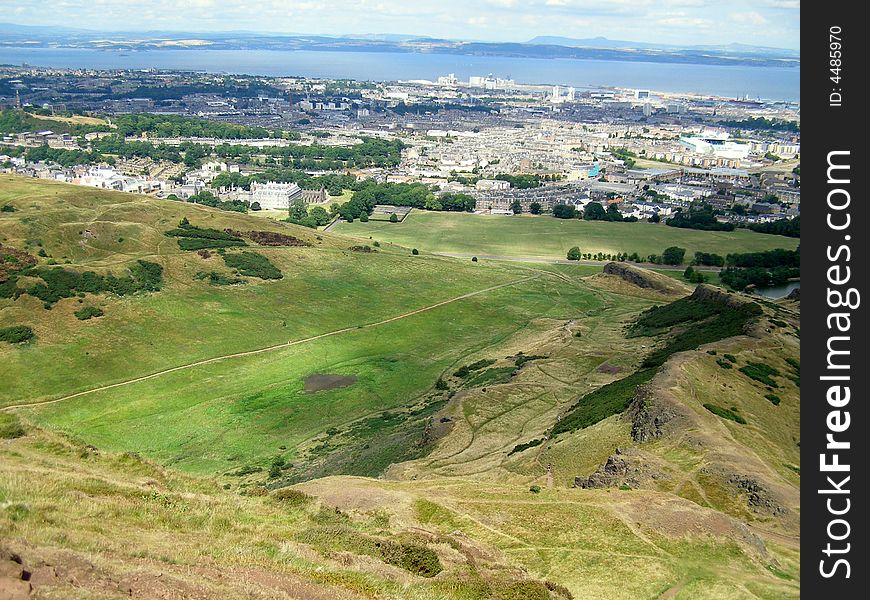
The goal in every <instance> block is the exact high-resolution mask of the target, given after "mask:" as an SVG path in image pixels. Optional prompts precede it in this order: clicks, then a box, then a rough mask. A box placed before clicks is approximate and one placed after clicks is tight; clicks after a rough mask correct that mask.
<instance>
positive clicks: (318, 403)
mask: <svg viewBox="0 0 870 600" xmlns="http://www.w3.org/2000/svg"><path fill="white" fill-rule="evenodd" d="M4 204H10V205H11V206H13V207H14V209H15V210H14V211H13V212H3V213H0V243H2V245H3V251H2V254H0V259H2V261H0V276H2V277H3V278H5V281H3V280H0V289H2V290H5V291H4V294H5V295H6V296H8V297H0V330H3V329H4V328H7V327H13V328H16V329H15V330H14V331H13V332H12V333H10V334H9V335H8V336H7V338H8V339H9V340H11V341H0V364H3V365H4V375H3V376H4V385H3V386H2V387H0V540H2V542H0V560H7V559H8V557H9V556H10V555H11V554H16V555H18V556H19V557H20V558H21V559H22V560H23V561H24V562H25V563H26V564H27V565H28V568H31V567H39V566H40V565H48V566H51V567H52V568H53V569H54V571H52V572H54V573H59V574H64V573H66V574H69V573H72V574H74V575H75V576H76V581H77V582H78V583H74V584H72V585H71V586H70V585H68V586H67V588H64V589H63V591H62V593H61V592H59V593H61V595H62V596H63V597H73V598H77V597H82V598H84V597H93V596H94V595H99V594H102V595H103V596H105V597H116V596H121V595H124V594H127V595H128V596H129V590H131V589H132V590H134V594H133V595H134V596H135V595H136V594H139V595H140V596H142V597H155V596H158V597H159V596H162V595H163V596H171V595H173V594H175V595H179V594H181V595H185V594H186V595H189V596H198V597H221V598H223V597H228V598H233V597H310V598H358V597H368V598H410V599H415V598H420V599H424V598H465V599H468V600H472V599H477V598H480V599H481V600H483V599H487V600H488V599H491V598H500V599H504V600H518V599H520V598H522V599H523V600H525V599H538V598H540V599H541V600H547V599H549V600H556V599H558V598H569V597H574V598H602V599H608V600H609V599H614V600H615V599H626V600H629V599H632V600H633V599H635V598H661V597H665V598H679V599H695V598H711V599H712V598H716V599H719V598H741V599H742V598H758V597H761V598H792V597H798V595H799V568H798V558H799V513H800V506H799V486H800V458H799V446H798V444H799V439H800V437H799V425H800V410H799V389H798V386H797V383H798V382H799V371H800V365H799V339H798V330H797V327H798V326H799V320H798V318H799V314H798V312H797V311H798V310H799V304H798V303H788V304H783V303H779V304H778V303H770V302H766V303H763V306H762V309H759V310H758V311H756V310H753V312H752V314H751V315H750V316H751V318H750V319H746V320H741V321H740V323H739V324H738V325H739V327H738V326H737V325H735V326H734V327H725V326H720V325H721V323H719V320H721V315H722V314H724V312H725V311H724V310H718V309H716V307H713V308H710V307H707V309H706V310H704V311H699V310H695V309H694V308H693V306H694V304H696V303H693V302H689V301H686V300H675V299H676V298H679V297H680V295H681V294H685V293H688V292H689V291H690V289H689V288H683V287H681V286H673V287H668V288H667V293H665V292H658V291H656V290H653V289H649V288H640V287H637V285H635V284H634V283H632V282H630V281H628V280H626V279H620V278H618V277H615V276H613V275H603V274H601V270H600V269H599V268H594V267H584V266H578V265H565V264H553V265H546V264H541V265H529V264H522V263H510V262H500V261H492V262H490V261H486V260H481V261H479V262H477V263H473V262H472V261H470V260H467V259H455V258H446V257H439V256H433V255H430V254H428V253H426V252H425V250H426V249H425V248H422V247H421V250H423V252H422V253H421V254H420V255H418V256H414V255H412V254H411V253H410V252H409V251H408V249H407V248H402V247H399V246H394V245H391V244H389V243H387V241H386V240H385V239H382V238H378V236H375V238H376V239H368V238H367V237H366V238H364V239H362V240H361V239H360V238H350V237H345V236H342V235H336V234H331V233H323V232H320V233H318V232H316V231H313V230H308V229H304V228H300V227H296V226H293V225H290V224H286V223H279V222H274V221H270V220H267V219H263V218H261V217H258V216H248V215H241V214H237V213H228V212H221V211H218V210H214V209H209V208H206V207H201V206H196V205H190V204H185V203H180V202H172V201H161V200H156V199H153V198H146V197H142V196H134V195H129V194H120V193H110V192H103V191H97V190H90V189H87V188H81V187H73V186H67V185H61V184H55V183H50V182H42V181H33V180H24V179H20V178H14V177H0V205H4ZM452 217H454V218H458V219H464V218H469V217H467V216H466V215H453V216H452ZM470 218H475V217H470ZM185 219H186V222H185V221H184V220H185ZM506 221H507V220H506ZM510 221H512V222H513V221H516V222H519V221H524V222H532V221H531V220H529V219H510ZM540 221H542V222H543V221H544V219H543V218H542V219H540ZM551 221H556V220H555V219H551ZM179 225H182V226H181V227H179ZM581 225H582V224H581ZM608 225H612V226H616V227H619V226H623V225H625V226H629V227H631V226H632V225H631V224H608ZM644 226H645V225H644ZM191 227H198V228H200V229H196V230H193V229H191ZM400 227H401V226H400ZM173 229H176V230H180V231H176V232H175V233H177V234H178V235H179V236H181V237H172V236H167V235H165V232H167V231H169V230H173ZM662 229H664V228H662ZM667 231H671V230H667ZM667 231H666V232H667ZM679 231H683V230H679ZM252 232H253V233H252ZM264 232H265V233H264ZM692 233H696V232H692ZM743 233H746V232H743ZM193 235H196V236H200V237H191V236H193ZM707 235H716V234H707ZM747 235H750V234H747ZM753 235H754V234H753ZM185 236H187V237H185ZM758 237H762V238H765V239H767V238H770V236H758ZM179 239H196V240H205V242H206V245H208V243H211V242H219V243H216V244H215V245H217V246H220V245H222V244H223V242H227V241H231V242H233V244H236V245H235V246H230V247H226V248H223V249H221V250H222V251H223V252H224V253H225V254H224V255H221V254H220V253H219V250H218V249H217V248H214V247H213V248H211V249H207V250H208V251H207V252H203V253H200V252H197V251H185V250H182V249H181V247H182V246H183V245H185V244H188V242H183V243H182V244H179V241H178V240H179ZM542 239H544V238H542ZM771 239H777V238H771ZM257 240H259V242H261V243H258V242H257ZM282 240H283V241H282ZM376 240H377V241H379V242H380V243H379V244H378V245H377V246H376V245H375V241H376ZM273 242H281V243H285V244H293V245H283V246H272V245H263V244H268V243H273ZM239 244H244V245H243V246H242V245H239ZM197 245H199V243H197ZM361 246H368V251H364V249H363V248H360V247H361ZM352 248H355V249H352ZM244 253H255V254H256V255H258V256H259V258H257V259H256V260H254V259H252V258H251V257H247V258H244V257H245V256H247V255H245V254H244ZM225 257H226V258H227V259H228V260H225ZM139 261H145V262H146V263H147V264H153V265H159V267H160V268H161V271H160V272H161V278H160V281H159V285H157V284H155V285H151V286H150V287H147V288H146V287H140V288H139V289H138V291H131V292H130V293H126V294H124V295H118V294H117V293H114V292H111V291H110V292H106V291H100V289H101V288H99V286H95V285H93V286H92V287H90V288H88V289H87V290H85V291H79V290H78V289H72V291H70V288H69V285H72V284H70V283H69V282H70V281H75V282H76V285H78V286H80V287H86V285H85V283H86V282H91V284H93V282H103V283H105V282H106V281H114V280H112V279H110V277H109V275H111V276H112V277H115V278H116V279H117V280H118V281H120V279H118V278H123V277H125V276H126V275H125V273H128V272H129V270H130V269H131V268H134V269H135V265H137V264H140V263H139ZM264 261H268V263H266V262H264ZM230 265H243V266H244V267H243V268H232V267H231V266H230ZM52 268H62V269H67V270H68V271H75V272H76V273H78V274H79V275H77V276H76V277H71V276H69V275H68V274H67V275H64V276H60V275H57V274H56V273H57V272H54V271H50V269H52ZM275 269H277V270H278V271H280V278H274V277H275V271H274V270H275ZM86 271H93V275H89V276H87V277H85V276H84V275H82V273H85V272H86ZM152 272H153V269H151V271H149V273H152ZM51 273H55V274H54V275H51ZM46 277H47V279H46ZM264 277H267V278H265V279H264ZM648 277H650V278H653V279H655V277H654V276H652V275H648ZM662 279H663V278H662ZM82 281H85V283H82ZM149 281H150V282H151V283H154V282H153V281H151V280H149ZM666 281H667V280H666ZM9 282H12V283H11V284H10V283H9ZM64 282H67V283H64ZM667 282H668V283H670V281H667ZM40 285H46V286H49V287H51V290H54V291H55V292H58V294H57V298H54V297H52V299H51V301H50V302H48V301H45V300H44V299H40V298H37V297H36V296H38V295H40V294H41V295H42V296H45V294H44V293H43V291H40V288H39V286H40ZM101 285H102V284H101ZM64 286H67V287H64ZM107 289H119V288H118V287H117V285H116V286H115V287H114V288H112V287H111V286H108V288H107ZM9 292H12V293H9ZM61 292H62V293H61ZM66 292H70V293H68V294H67V293H66ZM695 294H698V295H699V298H701V299H703V300H704V302H706V303H710V302H718V303H723V306H732V305H733V306H742V304H741V302H743V301H742V300H739V299H737V298H735V297H734V296H725V295H723V294H720V293H719V292H717V291H716V290H715V289H714V288H707V287H702V288H700V290H699V291H696V292H695ZM46 297H47V296H46ZM656 305H657V306H660V307H662V305H666V306H664V307H662V308H658V309H654V310H649V309H650V308H651V307H653V306H656ZM85 309H89V310H85ZM100 313H102V314H100ZM717 319H719V320H717ZM717 323H719V325H716V324H717ZM705 325H716V331H715V332H714V333H716V332H719V333H721V335H714V336H712V337H711V336H704V335H695V333H693V331H695V330H694V329H693V328H696V327H699V326H705ZM28 328H29V329H28ZM27 331H29V332H32V337H31V338H29V339H26V338H27V335H24V334H25V333H27ZM726 335H727V336H730V337H724V336H726ZM22 339H23V340H24V341H20V343H19V340H22ZM702 343H703V344H706V345H704V346H701V347H700V348H699V347H697V345H698V344H702ZM672 352H676V353H675V354H672ZM650 365H652V367H650ZM7 367H8V368H7ZM643 368H650V369H651V370H650V371H648V372H647V373H646V374H645V375H644V377H642V378H640V379H642V380H643V381H642V382H641V381H638V382H637V383H641V384H642V385H640V386H639V387H638V386H637V385H634V384H632V385H627V384H626V385H623V386H620V385H619V384H614V382H619V381H622V380H624V379H625V378H627V377H631V376H632V374H633V373H635V372H637V371H639V370H640V369H643ZM647 375H648V377H647ZM623 388H625V389H623ZM629 388H631V389H629ZM602 399H603V400H602ZM584 402H587V403H588V405H584ZM578 410H580V411H581V412H580V413H577V411H578ZM581 413H582V415H581V416H583V418H580V419H575V420H570V422H569V417H570V415H574V414H581ZM723 415H724V416H723ZM731 417H739V419H736V418H731ZM570 418H571V419H573V417H570ZM562 421H565V427H558V426H557V424H559V423H561V422H562ZM575 421H576V422H575ZM568 425H571V426H570V427H568ZM574 425H576V427H575V426H574ZM563 429H564V431H562V430H563ZM554 431H560V433H558V434H554V433H553V432H554ZM617 449H618V450H617ZM34 474H36V476H34ZM376 477H377V478H376ZM288 490H289V491H288ZM299 491H302V492H304V493H305V494H306V495H300V494H299V493H298V492H299ZM83 507H86V508H83ZM131 532H132V535H131ZM5 566H6V567H7V568H8V567H10V565H5ZM11 568H12V569H13V570H14V569H15V568H17V567H14V566H11ZM95 573H98V574H99V575H94V574H95ZM218 574H220V575H221V577H218ZM433 575H434V576H433ZM59 577H61V578H62V579H64V581H67V577H66V575H59ZM16 585H17V584H16ZM270 594H271V595H270Z"/></svg>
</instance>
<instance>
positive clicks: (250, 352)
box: [0, 272, 541, 412]
mask: <svg viewBox="0 0 870 600" xmlns="http://www.w3.org/2000/svg"><path fill="white" fill-rule="evenodd" d="M540 276H541V273H540V272H537V273H535V274H534V275H530V276H529V277H523V278H522V279H516V280H514V281H508V282H506V283H501V284H499V285H493V286H490V287H488V288H484V289H482V290H476V291H474V292H468V293H466V294H462V295H460V296H455V297H453V298H448V299H447V300H442V301H441V302H436V303H435V304H430V305H428V306H424V307H422V308H417V309H414V310H412V311H409V312H406V313H402V314H400V315H396V316H394V317H390V318H388V319H383V320H381V321H376V322H374V323H367V324H365V325H352V326H350V327H343V328H341V329H335V330H333V331H327V332H326V333H320V334H317V335H314V336H311V337H307V338H302V339H299V340H290V341H287V342H284V343H281V344H275V345H273V346H266V347H265V348H258V349H256V350H246V351H244V352H234V353H232V354H224V355H222V356H214V357H212V358H206V359H203V360H198V361H196V362H192V363H187V364H184V365H178V366H177V367H170V368H168V369H163V370H160V371H155V372H154V373H150V374H148V375H142V376H140V377H134V378H133V379H126V380H124V381H119V382H117V383H111V384H108V385H102V386H99V387H95V388H90V389H87V390H82V391H81V392H76V393H74V394H68V395H66V396H62V397H60V398H54V399H51V400H41V401H35V402H25V403H21V404H10V405H9V406H4V407H3V408H0V412H3V411H10V410H15V409H21V408H29V407H34V406H45V405H47V404H56V403H58V402H63V401H64V400H72V399H73V398H79V397H81V396H85V395H87V394H94V393H97V392H102V391H105V390H110V389H112V388H116V387H121V386H124V385H130V384H133V383H139V382H140V381H146V380H148V379H154V378H155V377H160V376H161V375H167V374H169V373H174V372H176V371H183V370H185V369H192V368H194V367H200V366H202V365H208V364H211V363H216V362H220V361H224V360H229V359H231V358H239V357H242V356H253V355H255V354H263V353H265V352H272V351H274V350H280V349H282V348H289V347H291V346H298V345H300V344H305V343H308V342H313V341H315V340H319V339H323V338H327V337H331V336H334V335H341V334H343V333H348V332H350V331H361V330H364V329H370V328H372V327H380V326H381V325H386V324H387V323H392V322H393V321H399V320H401V319H406V318H408V317H412V316H414V315H418V314H420V313H423V312H426V311H430V310H433V309H436V308H438V307H440V306H444V305H445V304H451V303H453V302H458V301H459V300H465V299H466V298H471V297H473V296H478V295H480V294H485V293H487V292H492V291H495V290H498V289H501V288H505V287H511V286H514V285H519V284H521V283H525V282H527V281H531V280H533V279H538V278H539V277H540Z"/></svg>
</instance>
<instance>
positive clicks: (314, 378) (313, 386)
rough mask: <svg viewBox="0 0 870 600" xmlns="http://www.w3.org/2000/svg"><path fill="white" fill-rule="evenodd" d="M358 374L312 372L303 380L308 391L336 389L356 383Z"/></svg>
mask: <svg viewBox="0 0 870 600" xmlns="http://www.w3.org/2000/svg"><path fill="white" fill-rule="evenodd" d="M356 381H357V376H356V375H330V374H328V373H312V374H311V375H308V376H307V377H305V378H304V379H303V380H302V383H303V384H304V386H305V391H306V392H321V391H323V390H335V389H338V388H343V387H347V386H349V385H353V384H355V383H356Z"/></svg>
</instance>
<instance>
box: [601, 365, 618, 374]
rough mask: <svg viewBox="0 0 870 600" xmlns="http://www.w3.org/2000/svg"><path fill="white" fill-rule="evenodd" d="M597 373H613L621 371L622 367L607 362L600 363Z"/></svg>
mask: <svg viewBox="0 0 870 600" xmlns="http://www.w3.org/2000/svg"><path fill="white" fill-rule="evenodd" d="M597 370H598V372H599V373H610V374H611V375H615V374H617V373H619V372H620V371H622V367H617V366H616V365H608V364H607V363H604V364H602V365H601V366H599V367H598V369H597Z"/></svg>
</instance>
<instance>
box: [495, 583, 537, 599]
mask: <svg viewBox="0 0 870 600" xmlns="http://www.w3.org/2000/svg"><path fill="white" fill-rule="evenodd" d="M493 597H494V598H498V600H549V598H550V592H548V591H547V587H546V585H544V584H543V583H541V582H540V581H515V582H513V583H510V584H508V585H503V586H496V592H495V595H494V596H493Z"/></svg>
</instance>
